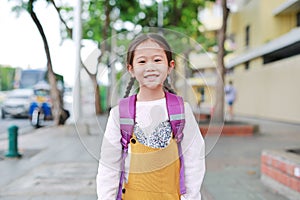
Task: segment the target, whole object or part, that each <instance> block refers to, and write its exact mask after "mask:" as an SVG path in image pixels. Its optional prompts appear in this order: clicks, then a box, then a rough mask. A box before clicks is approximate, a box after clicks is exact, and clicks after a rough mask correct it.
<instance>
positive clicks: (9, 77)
mask: <svg viewBox="0 0 300 200" xmlns="http://www.w3.org/2000/svg"><path fill="white" fill-rule="evenodd" d="M15 70H16V69H15V68H12V67H10V66H1V65H0V91H6V90H11V89H13V86H14V76H15Z"/></svg>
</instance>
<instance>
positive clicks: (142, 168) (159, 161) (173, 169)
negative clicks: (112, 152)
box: [122, 134, 180, 200]
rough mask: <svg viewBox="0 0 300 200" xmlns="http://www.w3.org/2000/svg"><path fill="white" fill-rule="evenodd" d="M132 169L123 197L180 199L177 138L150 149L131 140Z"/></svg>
mask: <svg viewBox="0 0 300 200" xmlns="http://www.w3.org/2000/svg"><path fill="white" fill-rule="evenodd" d="M130 145H131V153H130V156H131V158H130V169H129V176H128V183H125V184H124V189H123V195H122V199H123V200H160V199H162V200H179V199H180V187H179V175H180V170H179V169H180V161H179V157H178V148H177V143H176V141H175V139H171V142H170V144H169V145H168V146H167V147H166V148H164V149H159V148H151V147H148V146H145V145H143V144H141V143H139V142H138V140H137V139H136V136H135V135H134V134H133V136H132V139H131V141H130Z"/></svg>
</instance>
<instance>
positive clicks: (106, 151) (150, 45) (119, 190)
mask: <svg viewBox="0 0 300 200" xmlns="http://www.w3.org/2000/svg"><path fill="white" fill-rule="evenodd" d="M174 67H175V62H174V60H173V58H172V51H171V48H170V46H169V44H168V43H167V42H166V40H165V39H164V38H163V37H162V36H160V35H158V34H143V35H140V36H138V37H137V38H136V39H135V40H134V41H133V42H132V43H131V45H130V46H129V48H128V53H127V69H128V71H129V73H130V75H131V80H130V82H129V84H128V87H127V91H126V94H125V97H127V96H128V95H129V93H130V90H131V88H132V85H133V84H134V82H135V80H136V81H137V82H138V84H139V91H138V93H137V94H135V95H133V96H130V97H127V98H126V99H130V100H129V101H131V102H133V103H131V104H130V105H129V104H128V105H127V104H120V105H119V106H116V107H114V108H113V109H112V110H111V112H110V115H109V119H108V122H107V126H106V130H105V134H104V139H103V143H102V147H101V159H100V161H99V168H98V175H97V194H98V199H101V200H112V199H117V200H119V199H124V200H155V199H162V200H180V199H181V200H184V199H187V200H200V199H201V194H200V188H201V184H202V181H203V177H204V173H205V160H204V157H205V152H204V151H205V150H204V149H205V147H204V140H203V138H202V136H201V133H200V130H199V127H198V124H197V122H196V120H195V118H194V115H193V112H192V110H191V107H190V105H189V104H188V103H186V102H185V103H182V106H181V104H180V103H179V102H181V101H180V99H182V98H181V97H179V96H177V95H175V94H171V93H174V91H173V90H172V89H171V87H170V85H169V83H168V78H167V77H168V75H169V74H170V73H171V71H172V70H173V69H174ZM171 98H172V99H175V101H173V102H171V100H169V99H171ZM178 99H179V100H178ZM177 100H178V101H177ZM169 104H173V105H172V106H173V107H172V106H170V105H169ZM177 104H178V105H177ZM133 107H134V108H133ZM178 107H180V108H181V107H182V108H181V110H182V113H180V112H179V114H176V115H174V114H173V115H172V113H173V111H174V110H172V109H173V108H174V109H177V108H178ZM123 110H127V111H128V110H129V112H131V111H133V115H132V116H133V117H132V118H133V119H131V118H129V119H128V118H126V120H125V121H124V119H123V118H122V117H120V115H122V112H123ZM174 117H175V118H176V120H177V122H179V123H177V125H176V126H174V124H173V122H174V121H176V120H174ZM172 120H173V121H172ZM132 121H133V123H132V127H133V128H132V131H130V133H127V132H126V131H124V130H121V129H122V126H123V127H124V123H125V126H128V124H130V123H131V122H132ZM178 126H182V127H181V128H178ZM177 128H178V129H177ZM175 129H176V130H175ZM130 130H131V129H130ZM124 132H126V134H128V135H129V141H128V144H127V142H124V137H126V136H124ZM177 132H178V134H177ZM122 134H123V135H122ZM183 135H184V136H183ZM120 141H121V142H120Z"/></svg>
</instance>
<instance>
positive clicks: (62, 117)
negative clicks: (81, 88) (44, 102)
mask: <svg viewBox="0 0 300 200" xmlns="http://www.w3.org/2000/svg"><path fill="white" fill-rule="evenodd" d="M36 1H37V0H29V1H28V2H27V1H26V2H25V1H21V5H22V6H21V7H20V6H19V7H15V8H14V10H17V11H21V10H25V11H26V12H28V13H29V14H30V17H31V19H32V20H33V22H34V24H35V25H36V27H37V29H38V31H39V33H40V35H41V37H42V41H43V43H44V50H45V53H46V57H47V73H48V81H49V84H50V88H51V89H50V95H51V99H52V103H53V116H54V121H55V124H56V125H63V124H64V123H65V121H66V120H67V118H68V114H67V113H66V111H65V110H64V109H63V101H62V96H61V93H60V91H59V90H58V88H57V83H56V76H55V74H54V71H53V68H52V61H51V55H50V49H49V45H48V41H47V37H46V35H45V32H44V29H43V26H42V24H41V23H40V21H39V19H38V17H37V15H36V13H35V11H34V3H35V2H36Z"/></svg>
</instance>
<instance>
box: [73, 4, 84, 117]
mask: <svg viewBox="0 0 300 200" xmlns="http://www.w3.org/2000/svg"><path fill="white" fill-rule="evenodd" d="M81 11H82V5H81V0H77V4H76V5H75V8H74V28H73V36H72V37H73V40H74V43H75V83H74V88H73V99H74V100H73V111H74V120H75V122H77V121H78V120H79V118H80V116H81V113H82V109H81V83H80V70H81V58H80V49H81V38H82V24H81Z"/></svg>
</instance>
